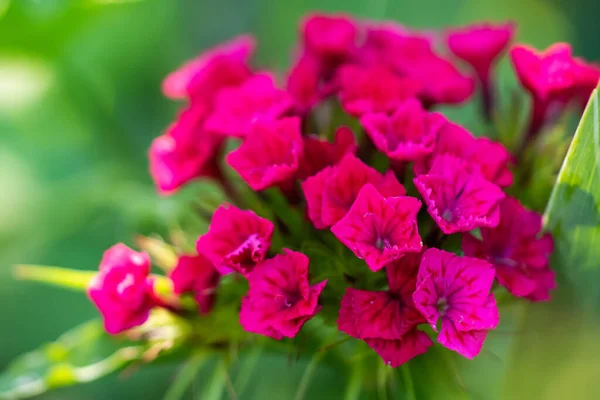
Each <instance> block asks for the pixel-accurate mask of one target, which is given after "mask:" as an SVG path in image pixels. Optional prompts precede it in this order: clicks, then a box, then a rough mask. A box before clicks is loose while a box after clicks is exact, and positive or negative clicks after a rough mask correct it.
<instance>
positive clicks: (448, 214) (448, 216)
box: [442, 209, 454, 222]
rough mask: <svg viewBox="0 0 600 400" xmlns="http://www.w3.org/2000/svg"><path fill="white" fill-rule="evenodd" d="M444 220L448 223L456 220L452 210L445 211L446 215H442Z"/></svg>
mask: <svg viewBox="0 0 600 400" xmlns="http://www.w3.org/2000/svg"><path fill="white" fill-rule="evenodd" d="M442 218H443V219H444V220H446V221H448V222H452V220H453V219H454V213H453V212H452V210H449V209H448V210H446V211H444V213H443V214H442Z"/></svg>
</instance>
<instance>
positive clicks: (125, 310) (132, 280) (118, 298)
mask: <svg viewBox="0 0 600 400" xmlns="http://www.w3.org/2000/svg"><path fill="white" fill-rule="evenodd" d="M149 273H150V257H148V255H147V254H146V253H138V252H136V251H134V250H132V249H130V248H129V247H127V246H125V245H124V244H123V243H119V244H116V245H114V246H113V247H111V248H110V249H108V250H107V251H106V252H105V253H104V257H103V258H102V261H101V263H100V272H98V274H97V275H96V276H95V277H94V279H92V281H91V282H90V284H89V286H88V294H89V296H90V298H91V300H92V301H93V302H94V304H95V305H96V307H97V308H98V310H99V311H100V313H101V314H102V317H103V318H104V328H105V329H106V331H107V332H108V333H110V334H112V335H114V334H117V333H121V332H123V331H125V330H127V329H131V328H133V327H136V326H138V325H141V324H143V323H144V322H146V320H147V319H148V316H149V315H150V310H151V309H152V307H153V306H154V305H155V304H154V301H153V296H152V280H151V279H150V278H149V277H148V274H149Z"/></svg>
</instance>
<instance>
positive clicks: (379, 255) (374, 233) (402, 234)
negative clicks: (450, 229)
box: [331, 184, 423, 271]
mask: <svg viewBox="0 0 600 400" xmlns="http://www.w3.org/2000/svg"><path fill="white" fill-rule="evenodd" d="M420 208H421V202H420V201H419V200H417V199H415V198H414V197H405V196H400V197H388V198H385V197H384V196H382V195H381V194H380V193H379V192H378V191H377V189H375V187H374V186H373V185H371V184H367V185H365V186H364V187H363V188H362V189H361V191H360V193H359V194H358V197H357V198H356V200H355V201H354V204H352V207H351V208H350V210H349V211H348V213H347V214H346V216H345V217H344V218H342V219H341V220H339V221H338V222H337V223H336V224H335V225H334V226H333V227H332V228H331V232H333V234H334V235H335V236H336V237H337V238H338V239H339V240H340V241H341V242H342V243H343V244H345V245H346V246H347V247H348V248H349V249H350V250H352V252H353V253H354V254H355V255H356V256H357V257H358V258H360V259H363V260H365V262H366V263H367V266H368V267H369V268H370V269H371V270H372V271H378V270H380V269H381V268H383V267H385V266H386V265H388V264H389V263H391V262H392V261H394V260H397V259H399V258H400V257H402V256H403V255H404V254H406V253H414V252H419V251H421V247H422V246H423V243H422V242H421V237H420V236H419V231H418V228H417V213H418V212H419V209H420Z"/></svg>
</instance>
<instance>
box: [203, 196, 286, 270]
mask: <svg viewBox="0 0 600 400" xmlns="http://www.w3.org/2000/svg"><path fill="white" fill-rule="evenodd" d="M273 229H274V226H273V223H272V222H271V221H269V220H268V219H265V218H261V217H259V216H258V215H256V214H255V213H254V212H252V211H243V210H240V209H239V208H237V207H234V206H232V205H229V204H226V205H222V206H220V207H219V208H217V210H216V211H215V213H214V214H213V217H212V220H211V222H210V226H209V228H208V232H206V233H205V234H204V235H202V236H200V237H199V238H198V242H197V243H196V248H197V250H198V253H199V254H202V255H204V256H205V257H206V258H208V260H209V261H210V262H212V264H213V265H214V266H215V267H216V268H217V270H218V271H219V272H220V273H221V274H227V273H230V272H233V271H237V272H239V273H241V274H248V273H249V272H250V271H251V270H252V268H254V266H255V265H256V264H258V263H260V262H261V261H263V260H264V259H265V256H266V254H267V252H268V251H269V247H270V246H271V237H272V236H273Z"/></svg>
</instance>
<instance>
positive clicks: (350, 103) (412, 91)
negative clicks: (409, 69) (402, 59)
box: [338, 65, 421, 117]
mask: <svg viewBox="0 0 600 400" xmlns="http://www.w3.org/2000/svg"><path fill="white" fill-rule="evenodd" d="M338 74H339V83H340V87H341V89H340V94H339V97H340V102H341V103H342V107H343V108H344V110H345V111H346V112H347V113H348V114H351V115H353V116H355V117H360V116H362V115H364V114H368V113H376V112H392V111H394V110H395V109H396V108H397V107H398V106H399V105H400V104H402V102H404V101H406V100H407V99H409V98H411V97H415V96H416V95H417V94H418V93H419V91H420V90H421V84H420V83H419V82H417V81H415V80H413V79H410V78H406V77H398V76H397V75H396V74H394V73H393V72H392V71H391V70H390V69H389V68H387V67H385V66H377V65H376V66H372V67H360V66H356V65H345V66H343V67H341V68H340V70H339V72H338Z"/></svg>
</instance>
